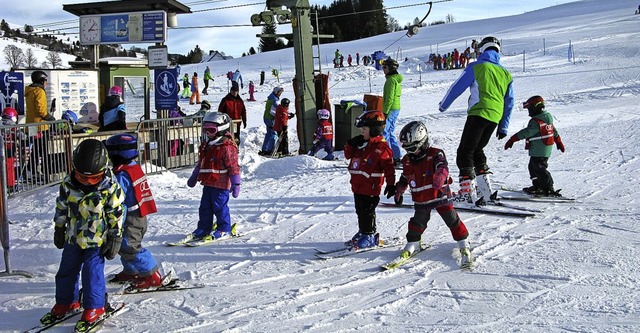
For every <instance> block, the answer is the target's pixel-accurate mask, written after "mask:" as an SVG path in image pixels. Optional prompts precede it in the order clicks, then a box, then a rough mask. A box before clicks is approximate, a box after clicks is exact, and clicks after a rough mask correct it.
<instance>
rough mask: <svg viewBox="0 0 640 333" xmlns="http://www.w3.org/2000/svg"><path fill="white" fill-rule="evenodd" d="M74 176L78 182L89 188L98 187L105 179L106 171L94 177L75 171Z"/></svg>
mask: <svg viewBox="0 0 640 333" xmlns="http://www.w3.org/2000/svg"><path fill="white" fill-rule="evenodd" d="M73 174H74V177H75V178H76V180H77V181H78V182H80V183H81V184H83V185H87V186H93V185H97V184H98V183H99V182H100V181H101V180H102V179H103V178H104V171H101V172H99V173H96V174H93V175H85V174H83V173H81V172H78V171H75V172H74V173H73Z"/></svg>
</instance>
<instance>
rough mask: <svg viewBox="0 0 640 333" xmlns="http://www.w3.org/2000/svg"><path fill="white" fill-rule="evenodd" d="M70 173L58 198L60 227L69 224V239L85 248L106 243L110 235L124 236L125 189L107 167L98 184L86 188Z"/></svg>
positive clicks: (67, 228)
mask: <svg viewBox="0 0 640 333" xmlns="http://www.w3.org/2000/svg"><path fill="white" fill-rule="evenodd" d="M74 172H75V171H73V172H71V173H70V174H69V175H67V176H66V177H65V178H64V180H63V181H62V183H61V184H60V191H59V194H58V197H57V198H56V213H55V216H54V218H53V220H54V221H55V225H56V227H65V228H66V235H65V241H66V242H67V243H69V244H77V245H78V246H79V247H80V248H81V249H88V248H96V247H100V246H102V243H104V241H105V240H106V237H107V234H108V235H109V237H122V223H123V222H124V219H125V215H126V207H125V205H124V191H122V188H121V187H120V185H119V184H118V182H117V181H116V180H115V179H114V177H113V174H112V172H111V169H107V170H106V171H105V173H104V178H103V179H102V181H100V183H98V185H96V186H92V187H90V188H84V189H83V186H82V185H79V184H77V182H76V181H75V180H73V179H72V177H74V176H73V173H74Z"/></svg>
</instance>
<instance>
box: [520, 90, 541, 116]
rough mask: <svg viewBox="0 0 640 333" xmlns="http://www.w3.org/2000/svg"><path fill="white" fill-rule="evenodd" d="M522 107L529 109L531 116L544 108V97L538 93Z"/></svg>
mask: <svg viewBox="0 0 640 333" xmlns="http://www.w3.org/2000/svg"><path fill="white" fill-rule="evenodd" d="M522 107H523V108H525V109H527V110H529V116H535V115H536V114H538V113H540V112H542V110H544V99H543V98H542V96H538V95H535V96H531V97H529V99H528V100H527V101H526V102H524V103H522Z"/></svg>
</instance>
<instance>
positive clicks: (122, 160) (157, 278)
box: [105, 133, 162, 289]
mask: <svg viewBox="0 0 640 333" xmlns="http://www.w3.org/2000/svg"><path fill="white" fill-rule="evenodd" d="M105 146H106V148H107V151H108V153H109V159H111V162H112V163H113V173H114V175H115V178H116V180H117V181H118V183H119V184H120V187H122V190H123V191H124V196H125V199H124V203H125V205H126V206H127V216H126V218H125V220H124V225H123V228H124V239H123V241H122V246H121V247H120V251H119V252H118V253H119V254H120V261H121V262H122V266H123V269H122V272H120V273H118V274H116V276H115V277H114V278H113V279H111V280H110V282H116V283H127V282H130V283H131V284H130V286H129V287H128V288H130V289H146V288H150V287H158V286H160V285H162V282H161V280H162V276H161V275H160V272H159V271H158V264H157V263H156V260H155V259H154V257H153V255H152V254H151V252H149V251H148V250H147V249H146V248H144V247H142V238H144V234H145V233H146V232H147V225H148V223H147V215H149V214H153V213H155V212H157V211H158V209H157V208H156V203H155V200H154V199H153V194H152V193H151V189H150V188H149V184H148V182H147V177H146V176H145V174H144V171H142V168H141V167H140V165H139V164H138V163H137V162H136V161H135V159H136V158H137V157H138V140H137V139H136V137H135V136H133V135H131V134H126V133H123V134H116V135H113V136H111V137H109V138H108V139H107V141H106V142H105Z"/></svg>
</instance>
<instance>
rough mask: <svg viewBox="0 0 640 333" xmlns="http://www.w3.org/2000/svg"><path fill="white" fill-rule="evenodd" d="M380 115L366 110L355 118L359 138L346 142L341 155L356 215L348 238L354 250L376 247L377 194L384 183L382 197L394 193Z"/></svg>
mask: <svg viewBox="0 0 640 333" xmlns="http://www.w3.org/2000/svg"><path fill="white" fill-rule="evenodd" d="M384 125H385V118H384V114H382V112H380V111H366V112H364V113H363V114H362V115H360V116H359V117H358V118H356V121H355V126H356V127H358V128H360V132H361V133H362V134H361V135H358V136H355V137H353V138H351V139H349V140H348V141H347V144H346V145H345V146H344V156H345V158H346V159H348V160H351V161H350V162H349V173H350V174H351V181H350V183H351V191H352V192H353V198H354V202H355V208H356V215H357V216H358V232H357V233H356V234H355V235H354V236H353V237H352V238H351V244H352V245H353V246H354V247H355V248H366V247H374V246H377V245H378V244H379V240H380V235H379V234H378V233H376V207H377V206H378V203H379V202H380V192H381V190H382V184H383V182H384V180H386V182H387V186H386V187H385V189H384V194H385V195H386V196H387V198H391V197H392V196H393V195H394V194H395V192H396V187H395V185H394V184H395V177H396V175H395V168H394V166H393V152H392V151H391V148H389V145H388V144H387V142H386V141H384V138H383V137H382V130H383V128H384Z"/></svg>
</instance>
